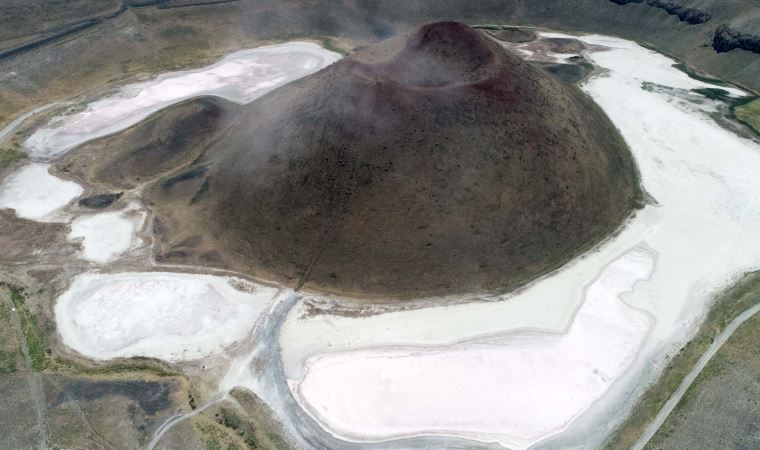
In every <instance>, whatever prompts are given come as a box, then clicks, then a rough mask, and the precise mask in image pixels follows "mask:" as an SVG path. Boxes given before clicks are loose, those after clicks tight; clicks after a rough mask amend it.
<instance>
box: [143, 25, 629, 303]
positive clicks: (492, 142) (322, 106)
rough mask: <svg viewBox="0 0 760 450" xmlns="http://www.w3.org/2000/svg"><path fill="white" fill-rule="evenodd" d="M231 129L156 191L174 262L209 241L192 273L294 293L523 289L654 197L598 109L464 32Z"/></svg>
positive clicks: (395, 45) (265, 107)
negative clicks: (216, 271)
mask: <svg viewBox="0 0 760 450" xmlns="http://www.w3.org/2000/svg"><path fill="white" fill-rule="evenodd" d="M231 120H232V122H231V123H230V124H229V126H228V128H227V130H226V131H225V132H223V133H221V134H220V136H219V138H218V140H217V141H215V142H214V143H213V144H212V145H211V146H210V147H209V148H208V150H206V151H205V152H204V153H203V154H202V155H201V156H200V157H199V158H198V159H197V160H195V161H194V162H193V163H192V164H190V165H188V166H184V167H183V168H182V169H181V170H178V171H176V172H175V173H173V174H172V175H170V176H167V177H165V178H163V180H162V181H160V182H158V183H156V184H154V186H153V188H152V190H151V191H150V193H149V194H148V195H149V199H148V200H149V202H150V203H151V204H152V205H154V210H155V212H156V214H157V217H158V219H159V223H160V224H161V226H160V227H158V228H157V231H158V235H159V236H158V243H159V250H158V252H159V255H158V256H159V259H161V260H169V261H171V260H172V258H171V253H172V251H173V250H172V248H179V247H181V246H180V245H179V243H181V242H182V241H183V240H185V239H186V238H187V237H188V236H193V235H203V239H202V240H200V242H202V244H201V245H199V247H198V248H197V249H192V248H185V247H182V251H181V252H179V253H176V254H177V255H180V256H181V258H180V260H182V261H191V262H196V263H202V262H203V258H204V256H202V255H201V253H202V252H205V253H203V254H204V255H206V256H205V258H206V259H207V260H213V261H216V262H218V261H225V265H228V266H231V267H233V268H235V269H237V270H242V271H246V272H249V273H254V274H256V275H259V276H261V277H264V278H269V279H274V280H277V281H280V282H286V283H289V284H290V285H292V286H299V287H300V286H302V285H305V286H306V287H307V288H311V289H319V290H327V291H331V292H340V293H351V294H360V295H382V296H391V297H412V296H420V295H428V294H446V293H456V292H473V291H497V290H507V289H511V288H514V287H515V286H517V285H519V284H521V283H524V282H526V281H528V280H530V279H533V278H534V277H536V276H538V275H540V274H542V273H545V272H546V271H547V270H550V269H552V268H555V267H557V266H558V265H560V264H562V263H564V262H565V261H567V260H568V259H570V258H571V257H573V256H574V255H576V254H577V253H578V252H579V251H581V250H583V249H586V248H588V247H589V245H591V244H593V243H595V242H598V241H599V240H600V239H601V238H602V237H604V236H605V235H606V234H608V233H609V232H610V231H612V230H613V229H614V228H616V227H617V226H618V225H619V224H620V223H621V221H623V220H624V219H625V217H626V216H627V215H628V214H629V212H630V211H631V209H632V208H633V207H634V205H635V204H636V203H637V201H638V198H639V188H638V183H637V177H636V171H635V167H634V163H633V161H632V159H631V156H630V154H629V152H628V150H627V148H626V146H625V144H624V143H623V141H622V139H621V138H620V136H619V135H618V133H617V131H616V130H615V128H614V127H613V126H612V124H611V123H610V122H609V121H608V119H607V118H606V116H605V115H604V114H603V113H602V111H601V110H600V109H599V108H597V107H596V106H595V105H594V104H593V102H592V101H590V100H589V99H588V98H587V97H585V96H584V95H583V94H582V93H581V92H580V91H579V90H577V89H576V88H575V87H573V86H570V85H564V84H560V83H559V82H558V81H556V80H554V79H553V78H552V77H550V76H548V75H546V74H544V73H543V72H542V71H540V70H538V69H536V68H534V67H533V66H531V65H529V64H527V63H525V62H524V61H522V60H521V59H520V58H519V57H517V56H515V55H513V54H511V53H509V52H508V51H506V50H504V49H503V48H502V47H501V46H500V45H498V44H497V43H496V42H494V41H492V40H491V39H488V38H486V37H485V36H483V35H481V34H480V33H478V32H476V31H475V30H473V29H471V28H469V27H467V26H465V25H463V24H460V23H453V22H444V23H437V24H433V25H427V26H424V27H422V28H420V29H418V30H416V31H414V32H412V33H410V34H406V35H403V36H399V37H397V38H394V39H391V40H388V41H383V42H381V43H379V44H377V45H375V46H372V47H370V48H368V49H366V50H364V51H362V52H360V53H357V54H355V55H353V56H351V57H348V58H345V59H344V60H342V61H340V62H338V63H336V64H333V65H332V66H330V67H328V68H326V69H324V70H322V71H320V72H318V73H316V74H314V75H312V76H309V77H306V78H304V79H301V80H299V81H296V82H294V83H292V84H290V85H288V86H286V87H284V88H281V89H278V90H276V91H274V92H272V93H270V94H269V95H267V96H265V97H263V98H261V99H259V100H257V101H256V102H254V103H252V104H250V105H247V106H246V107H244V108H242V109H241V112H240V114H238V115H237V117H236V119H231ZM192 252H197V253H198V256H197V257H194V256H193V253H192ZM209 252H211V253H212V254H213V256H214V258H210V257H209ZM194 258H195V259H194Z"/></svg>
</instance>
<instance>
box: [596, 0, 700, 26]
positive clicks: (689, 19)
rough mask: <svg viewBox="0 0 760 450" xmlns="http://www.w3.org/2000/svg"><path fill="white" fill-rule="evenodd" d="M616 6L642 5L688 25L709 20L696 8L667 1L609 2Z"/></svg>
mask: <svg viewBox="0 0 760 450" xmlns="http://www.w3.org/2000/svg"><path fill="white" fill-rule="evenodd" d="M610 1H611V2H612V3H615V4H618V5H627V4H629V3H644V4H646V5H649V6H652V7H654V8H658V9H661V10H663V11H665V12H666V13H668V14H670V15H671V16H676V17H678V20H680V21H682V22H686V23H688V24H690V25H697V24H700V23H705V22H707V21H708V20H710V18H711V16H710V13H708V12H706V11H701V10H699V9H697V8H689V7H687V6H683V5H681V4H679V3H677V2H672V1H667V0H610Z"/></svg>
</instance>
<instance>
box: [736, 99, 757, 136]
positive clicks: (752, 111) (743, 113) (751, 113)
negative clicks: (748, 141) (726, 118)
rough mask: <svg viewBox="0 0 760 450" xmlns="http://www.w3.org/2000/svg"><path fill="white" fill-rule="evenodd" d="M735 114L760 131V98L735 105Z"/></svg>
mask: <svg viewBox="0 0 760 450" xmlns="http://www.w3.org/2000/svg"><path fill="white" fill-rule="evenodd" d="M734 114H735V115H736V118H737V119H738V120H739V121H741V122H742V123H744V124H745V125H747V126H748V127H750V128H752V129H753V130H754V131H755V132H756V133H760V99H755V100H753V101H751V102H749V103H745V104H743V105H740V106H737V107H735V108H734Z"/></svg>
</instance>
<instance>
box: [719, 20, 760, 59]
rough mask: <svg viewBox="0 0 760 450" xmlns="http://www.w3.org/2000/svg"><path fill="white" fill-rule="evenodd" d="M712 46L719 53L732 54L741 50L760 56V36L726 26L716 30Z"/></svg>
mask: <svg viewBox="0 0 760 450" xmlns="http://www.w3.org/2000/svg"><path fill="white" fill-rule="evenodd" d="M712 46H713V48H714V49H715V51H716V52H718V53H725V52H730V51H731V50H733V49H736V48H739V49H742V50H747V51H750V52H754V53H757V54H760V36H758V35H753V34H748V33H742V32H741V31H738V30H734V29H733V28H731V27H729V26H728V25H725V24H724V25H721V26H719V27H718V29H717V30H715V35H714V36H713V44H712Z"/></svg>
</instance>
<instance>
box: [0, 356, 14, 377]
mask: <svg viewBox="0 0 760 450" xmlns="http://www.w3.org/2000/svg"><path fill="white" fill-rule="evenodd" d="M17 355H18V353H17V352H7V351H4V350H0V374H5V373H13V372H15V371H16V370H17V367H16V356H17Z"/></svg>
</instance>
